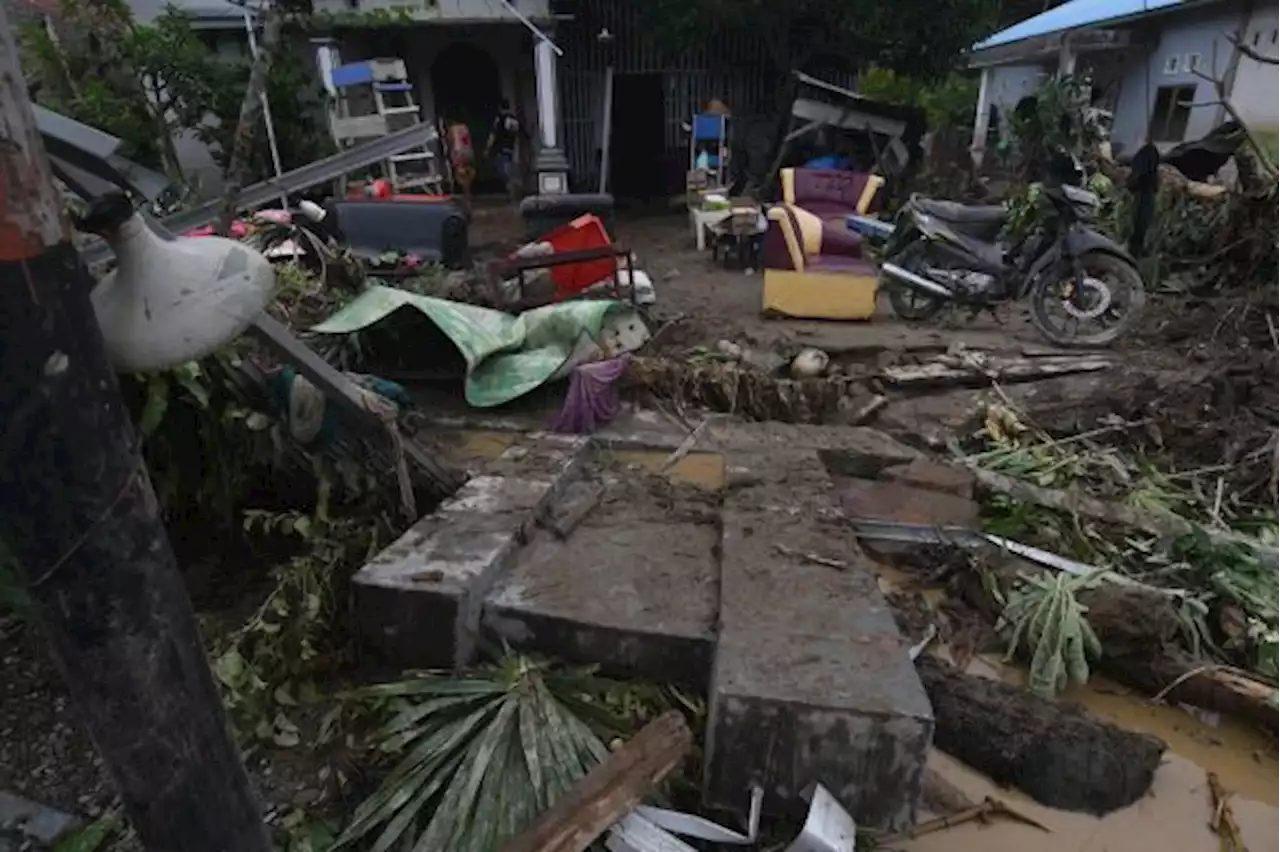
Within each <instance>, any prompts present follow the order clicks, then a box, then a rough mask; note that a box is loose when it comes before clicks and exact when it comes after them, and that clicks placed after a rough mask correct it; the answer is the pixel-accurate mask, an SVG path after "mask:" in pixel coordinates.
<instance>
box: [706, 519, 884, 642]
mask: <svg viewBox="0 0 1280 852" xmlns="http://www.w3.org/2000/svg"><path fill="white" fill-rule="evenodd" d="M778 545H782V546H783V549H781V550H780V549H779V547H778ZM802 554H813V555H814V556H817V557H819V558H820V559H829V560H838V561H840V562H842V563H843V564H844V565H845V566H846V567H845V568H843V569H841V568H833V567H830V566H829V565H823V564H817V563H814V562H810V561H808V560H806V559H805V558H804V556H803V555H802ZM878 588H879V587H878V586H877V584H876V578H875V576H874V575H873V574H872V573H871V572H870V571H869V570H868V569H867V567H866V564H865V562H864V561H863V557H862V554H861V552H860V550H859V548H858V546H857V543H856V541H855V539H854V536H853V533H852V532H851V531H850V530H849V528H848V525H847V524H845V523H844V522H843V521H838V520H825V519H812V520H808V521H805V522H798V521H797V520H796V519H795V518H793V517H791V516H790V515H789V514H787V513H784V512H759V511H743V510H741V509H738V508H736V507H731V506H726V507H725V510H724V515H723V538H722V540H721V567H720V629H721V630H722V631H730V632H732V631H736V630H751V629H755V630H759V631H762V632H765V633H769V634H772V635H778V634H783V633H794V634H797V635H799V634H803V635H810V636H841V635H848V634H849V631H850V630H851V629H853V627H854V626H856V627H857V629H858V630H860V631H862V632H863V633H865V632H866V631H867V629H868V628H869V627H870V626H873V625H874V626H875V628H876V631H877V632H887V633H890V634H892V633H896V632H897V631H896V628H895V626H894V621H893V615H892V614H891V612H890V611H889V608H888V605H887V604H886V602H885V601H884V599H883V598H882V597H880V593H879V591H878ZM858 618H861V619H863V620H862V621H861V623H858V624H856V625H855V621H856V620H857V619H858ZM872 619H877V620H874V621H873V620H872Z"/></svg>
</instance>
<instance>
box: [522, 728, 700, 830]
mask: <svg viewBox="0 0 1280 852" xmlns="http://www.w3.org/2000/svg"><path fill="white" fill-rule="evenodd" d="M692 745H693V733H692V732H691V731H690V730H689V726H688V725H687V724H685V721H684V716H682V715H681V714H680V712H679V711H677V710H669V711H668V712H666V713H663V714H662V715H661V716H659V717H658V718H657V719H654V720H653V721H652V722H650V723H649V724H647V725H645V726H644V727H643V728H642V729H641V730H640V732H639V733H638V734H636V735H635V736H634V737H632V738H631V739H630V740H629V741H628V742H627V743H626V744H625V745H623V746H622V747H621V748H620V749H618V750H617V751H615V752H614V753H613V754H612V755H610V756H609V758H608V759H607V760H605V761H604V762H603V763H600V764H599V765H597V766H596V767H595V768H594V769H592V770H591V771H590V772H588V773H587V774H586V775H585V776H583V777H582V778H581V779H579V781H578V783H577V784H574V785H573V787H571V788H570V789H569V790H568V792H566V793H565V794H564V796H563V797H561V799H560V801H558V802H556V803H555V804H554V805H552V806H551V809H550V810H548V811H545V812H543V814H542V816H540V817H538V819H537V820H535V821H534V823H533V825H531V826H530V827H529V828H528V829H526V830H525V831H524V832H523V833H522V834H520V836H519V837H516V838H515V839H514V840H511V841H510V842H508V843H507V844H506V845H505V846H504V847H503V848H502V852H583V850H584V849H586V848H587V847H588V846H590V845H591V843H592V842H593V841H594V840H595V839H596V838H597V837H599V836H600V835H601V834H604V832H605V831H607V830H608V828H609V826H611V825H613V824H614V823H615V822H617V821H618V820H620V819H622V817H623V816H625V815H626V814H627V813H628V812H630V811H631V809H632V808H634V807H635V806H636V804H637V803H638V802H639V801H640V799H641V797H643V796H644V795H645V794H646V793H647V792H649V790H650V789H651V788H652V787H653V786H654V785H655V784H657V783H658V782H659V781H661V780H662V779H663V778H665V777H666V776H667V774H668V773H670V772H671V771H672V770H673V769H675V768H676V767H677V766H678V765H679V764H680V761H681V760H683V759H684V756H685V754H686V753H687V752H688V751H689V748H690V746H692Z"/></svg>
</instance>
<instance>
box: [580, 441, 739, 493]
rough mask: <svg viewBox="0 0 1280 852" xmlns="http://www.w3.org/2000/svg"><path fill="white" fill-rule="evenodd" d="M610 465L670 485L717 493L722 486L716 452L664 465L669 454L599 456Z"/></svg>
mask: <svg viewBox="0 0 1280 852" xmlns="http://www.w3.org/2000/svg"><path fill="white" fill-rule="evenodd" d="M602 455H603V457H604V458H605V459H607V460H608V461H609V462H611V463H612V464H613V465H616V466H618V467H623V468H631V469H635V470H639V471H642V472H643V473H647V474H652V475H662V476H665V477H666V478H667V479H669V480H671V481H672V482H673V483H679V484H682V485H692V486H695V487H697V488H701V489H703V490H706V491H720V490H722V489H723V488H724V484H725V461H724V456H723V455H721V454H719V453H689V454H688V455H686V456H684V457H683V458H681V459H679V460H677V461H676V462H675V463H674V464H672V465H670V466H669V467H668V466H667V463H668V459H670V457H671V453H669V452H666V451H664V450H611V451H607V452H605V453H603V454H602Z"/></svg>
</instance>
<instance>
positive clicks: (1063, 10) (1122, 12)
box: [973, 0, 1185, 51]
mask: <svg viewBox="0 0 1280 852" xmlns="http://www.w3.org/2000/svg"><path fill="white" fill-rule="evenodd" d="M1184 2H1185V0H1071V2H1070V3H1063V4H1062V5H1061V6H1058V7H1057V8H1055V9H1050V10H1049V11H1047V12H1042V13H1041V14H1039V15H1036V16H1035V17H1032V18H1027V19H1026V20H1025V21H1022V22H1021V23H1018V24H1014V25H1013V26H1011V27H1009V28H1008V29H1006V30H1001V31H1000V32H998V33H996V34H995V35H993V36H989V37H987V38H986V39H985V40H983V41H980V42H978V43H977V44H975V45H974V46H973V49H974V51H979V50H986V49H988V48H992V47H999V46H1000V45H1002V44H1012V43H1013V42H1015V41H1022V40H1023V39H1028V38H1034V37H1036V36H1042V35H1051V34H1053V33H1060V32H1062V31H1064V30H1075V29H1080V28H1082V27H1096V26H1100V25H1102V24H1105V23H1107V22H1109V21H1117V20H1120V19H1122V18H1133V17H1137V16H1141V15H1147V14H1150V13H1152V12H1156V11H1161V10H1163V9H1167V8H1169V7H1171V6H1178V5H1181V4H1182V3H1184Z"/></svg>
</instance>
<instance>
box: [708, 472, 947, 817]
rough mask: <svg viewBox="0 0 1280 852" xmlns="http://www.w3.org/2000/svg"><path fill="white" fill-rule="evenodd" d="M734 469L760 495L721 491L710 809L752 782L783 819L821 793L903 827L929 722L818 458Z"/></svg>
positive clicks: (912, 805)
mask: <svg viewBox="0 0 1280 852" xmlns="http://www.w3.org/2000/svg"><path fill="white" fill-rule="evenodd" d="M730 463H731V464H735V465H736V464H742V465H744V466H745V467H747V468H748V469H750V470H752V471H753V472H754V473H756V474H757V475H758V476H759V477H760V479H761V484H760V485H758V486H748V487H744V488H742V489H735V490H733V491H730V492H729V493H727V494H726V496H725V503H724V508H723V511H722V536H723V537H722V541H721V567H720V637H719V642H718V643H717V646H716V656H715V670H714V673H713V676H712V681H711V688H710V708H709V721H708V734H707V744H706V773H705V788H704V796H705V798H706V801H707V804H709V805H711V806H713V807H734V806H736V804H737V803H739V802H740V801H741V799H742V796H743V793H744V790H746V789H747V787H748V786H749V785H750V784H752V783H760V784H762V785H763V786H764V789H765V791H766V797H765V799H766V802H768V803H770V804H771V805H772V806H773V807H774V808H776V809H777V810H778V811H780V812H783V813H785V812H786V811H787V810H789V809H790V806H794V805H795V803H796V802H798V800H799V796H800V793H801V791H802V790H804V789H805V788H806V787H807V786H808V785H809V784H811V783H813V782H818V783H821V784H823V785H825V786H826V787H827V788H828V789H830V791H831V792H832V793H833V794H834V795H835V796H836V798H837V799H838V800H839V801H840V802H841V803H842V804H843V805H844V806H845V807H846V808H848V809H849V810H850V812H852V813H853V814H854V816H855V817H856V818H857V820H858V823H859V825H866V826H868V827H873V828H877V829H884V830H890V831H893V830H899V829H902V828H906V827H908V826H910V825H911V824H912V823H913V822H914V819H915V812H916V807H917V802H918V799H919V795H920V789H921V779H922V777H923V772H924V764H925V752H926V750H927V749H928V746H929V740H930V737H931V735H932V730H933V728H932V725H933V721H932V713H931V710H930V707H929V701H928V698H927V697H926V696H925V693H924V688H923V687H922V686H921V685H920V681H919V679H918V678H917V676H916V673H915V668H914V667H913V666H912V664H911V661H910V660H909V659H908V656H907V650H908V649H907V645H908V643H907V642H906V641H905V640H904V639H903V638H902V637H901V635H900V634H899V633H898V629H897V626H896V625H895V623H894V620H893V615H892V613H891V612H890V610H889V607H888V604H887V603H886V601H885V600H884V597H883V595H882V594H881V593H880V590H879V588H878V586H877V583H876V579H875V576H874V575H873V574H872V573H871V572H870V570H869V569H868V566H867V563H866V561H865V559H864V558H863V556H862V553H861V550H860V549H859V547H858V545H857V542H856V539H855V538H854V536H853V535H852V534H851V532H850V531H849V530H848V528H847V524H846V523H845V522H844V521H843V514H842V512H841V510H840V508H839V503H838V499H839V495H838V494H837V493H836V492H835V491H834V489H833V486H832V483H831V480H830V478H829V477H828V476H827V475H826V472H825V468H824V465H823V462H822V461H821V460H820V459H819V453H817V452H796V451H791V452H771V453H750V454H733V455H731V456H730ZM952 499H954V498H952ZM779 545H782V547H779ZM835 566H841V567H835Z"/></svg>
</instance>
